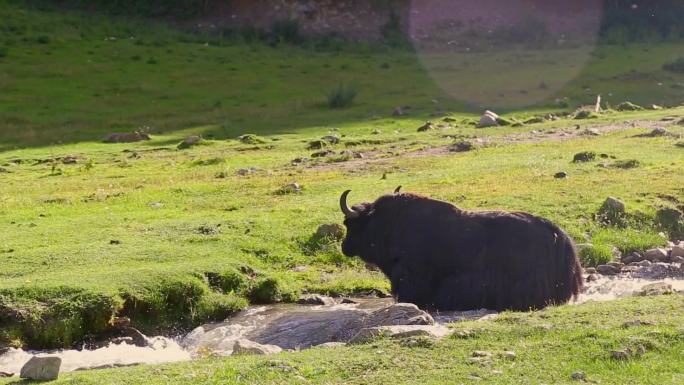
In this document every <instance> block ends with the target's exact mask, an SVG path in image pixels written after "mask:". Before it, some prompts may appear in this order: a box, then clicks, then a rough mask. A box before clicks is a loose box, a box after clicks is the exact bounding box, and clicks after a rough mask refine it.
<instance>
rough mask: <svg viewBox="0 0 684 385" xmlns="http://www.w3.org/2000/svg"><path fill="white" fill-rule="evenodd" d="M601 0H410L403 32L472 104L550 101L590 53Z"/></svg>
mask: <svg viewBox="0 0 684 385" xmlns="http://www.w3.org/2000/svg"><path fill="white" fill-rule="evenodd" d="M602 6H603V2H602V0H573V1H566V0H478V1H469V0H414V1H413V2H412V5H411V10H410V16H409V18H408V20H409V25H408V30H409V38H410V40H411V42H412V44H413V46H414V49H415V50H416V52H417V54H418V55H419V58H420V61H421V63H422V65H423V66H424V68H425V69H426V71H427V72H428V73H429V74H430V76H431V77H432V78H433V79H434V80H435V82H436V83H437V84H438V85H439V86H440V87H441V88H442V89H443V90H444V91H445V92H446V93H447V94H449V95H450V96H451V97H453V98H455V99H458V100H461V101H463V102H466V103H468V104H471V105H474V106H478V107H500V108H519V107H526V106H531V105H536V104H543V103H546V102H552V101H554V100H555V99H556V98H559V97H561V98H562V95H558V92H559V91H560V90H561V89H562V88H563V87H564V86H565V85H566V84H567V83H568V82H570V81H571V80H573V79H574V78H576V77H577V76H578V74H580V73H581V71H582V69H583V68H584V67H585V65H586V64H587V62H588V61H589V60H590V58H591V54H592V51H593V49H594V46H595V44H596V40H597V36H598V31H599V27H600V23H601V15H602Z"/></svg>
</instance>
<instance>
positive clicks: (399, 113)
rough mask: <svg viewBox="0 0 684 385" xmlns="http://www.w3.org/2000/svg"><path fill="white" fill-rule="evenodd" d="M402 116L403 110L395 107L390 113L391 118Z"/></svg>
mask: <svg viewBox="0 0 684 385" xmlns="http://www.w3.org/2000/svg"><path fill="white" fill-rule="evenodd" d="M402 115H404V109H403V108H401V107H395V108H394V110H393V111H392V116H402Z"/></svg>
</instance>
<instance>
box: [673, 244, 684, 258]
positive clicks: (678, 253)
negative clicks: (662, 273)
mask: <svg viewBox="0 0 684 385" xmlns="http://www.w3.org/2000/svg"><path fill="white" fill-rule="evenodd" d="M670 258H671V259H672V262H674V260H675V258H684V245H682V244H679V245H675V246H673V247H672V250H670Z"/></svg>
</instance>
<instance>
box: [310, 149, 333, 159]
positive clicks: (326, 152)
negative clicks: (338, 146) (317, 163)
mask: <svg viewBox="0 0 684 385" xmlns="http://www.w3.org/2000/svg"><path fill="white" fill-rule="evenodd" d="M330 155H335V151H332V150H323V151H317V152H314V153H313V154H311V157H312V158H324V157H326V156H330Z"/></svg>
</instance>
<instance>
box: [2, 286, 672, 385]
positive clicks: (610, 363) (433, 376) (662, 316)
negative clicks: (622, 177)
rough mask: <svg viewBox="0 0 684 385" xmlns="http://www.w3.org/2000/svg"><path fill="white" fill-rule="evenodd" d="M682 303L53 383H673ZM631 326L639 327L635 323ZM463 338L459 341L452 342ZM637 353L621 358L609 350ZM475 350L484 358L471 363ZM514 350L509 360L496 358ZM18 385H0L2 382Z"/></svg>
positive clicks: (538, 316) (521, 317) (656, 301)
mask: <svg viewBox="0 0 684 385" xmlns="http://www.w3.org/2000/svg"><path fill="white" fill-rule="evenodd" d="M683 309H684V297H682V296H681V295H671V296H662V297H656V298H634V299H627V300H620V301H614V302H601V303H587V304H583V305H578V306H562V307H557V308H551V309H547V310H545V311H540V312H533V313H504V314H502V315H500V316H499V318H497V319H495V320H493V321H481V322H463V323H457V324H452V327H453V328H454V329H456V331H457V333H456V334H455V335H454V336H452V337H448V338H446V339H444V340H442V341H439V342H437V343H435V344H432V343H422V344H420V343H418V344H417V345H418V346H416V347H408V346H407V344H406V343H403V342H402V341H401V340H391V339H380V340H376V341H372V342H369V343H367V344H363V345H356V346H352V347H343V348H333V349H320V348H319V349H316V348H314V349H310V350H305V351H302V352H293V353H281V354H278V355H273V356H234V357H229V358H207V359H201V360H198V361H194V362H189V363H182V364H171V365H158V366H140V367H132V368H122V369H110V370H96V371H89V372H77V373H68V374H62V375H61V377H60V379H59V380H57V381H55V382H54V383H55V384H139V383H146V384H226V383H230V384H390V383H391V384H415V383H424V384H445V383H448V384H451V383H454V384H460V383H464V384H471V383H487V384H576V383H582V382H585V381H579V380H574V379H572V375H573V373H577V372H583V373H584V375H585V380H586V382H591V383H602V384H620V385H623V384H624V385H627V384H639V385H650V384H653V385H656V384H658V385H659V384H672V385H674V384H681V383H682V382H683V381H684V373H682V370H681V367H682V365H684V355H683V354H682V352H683V351H684V329H682V326H681V325H682V322H684V311H683ZM634 321H640V322H641V324H640V325H636V326H633V325H634V324H635V322H634ZM459 336H461V337H459ZM627 348H629V349H632V350H633V351H637V350H642V353H640V354H635V355H633V356H631V357H630V358H629V359H628V360H624V361H621V360H616V359H613V358H611V351H613V350H624V349H627ZM475 351H485V352H489V353H491V354H492V355H491V358H489V359H484V360H482V361H481V362H472V356H473V353H474V352H475ZM509 351H512V352H514V353H515V356H514V357H513V358H508V357H507V356H506V355H505V354H504V353H505V352H509ZM10 383H16V382H15V381H13V380H5V379H0V384H10Z"/></svg>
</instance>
